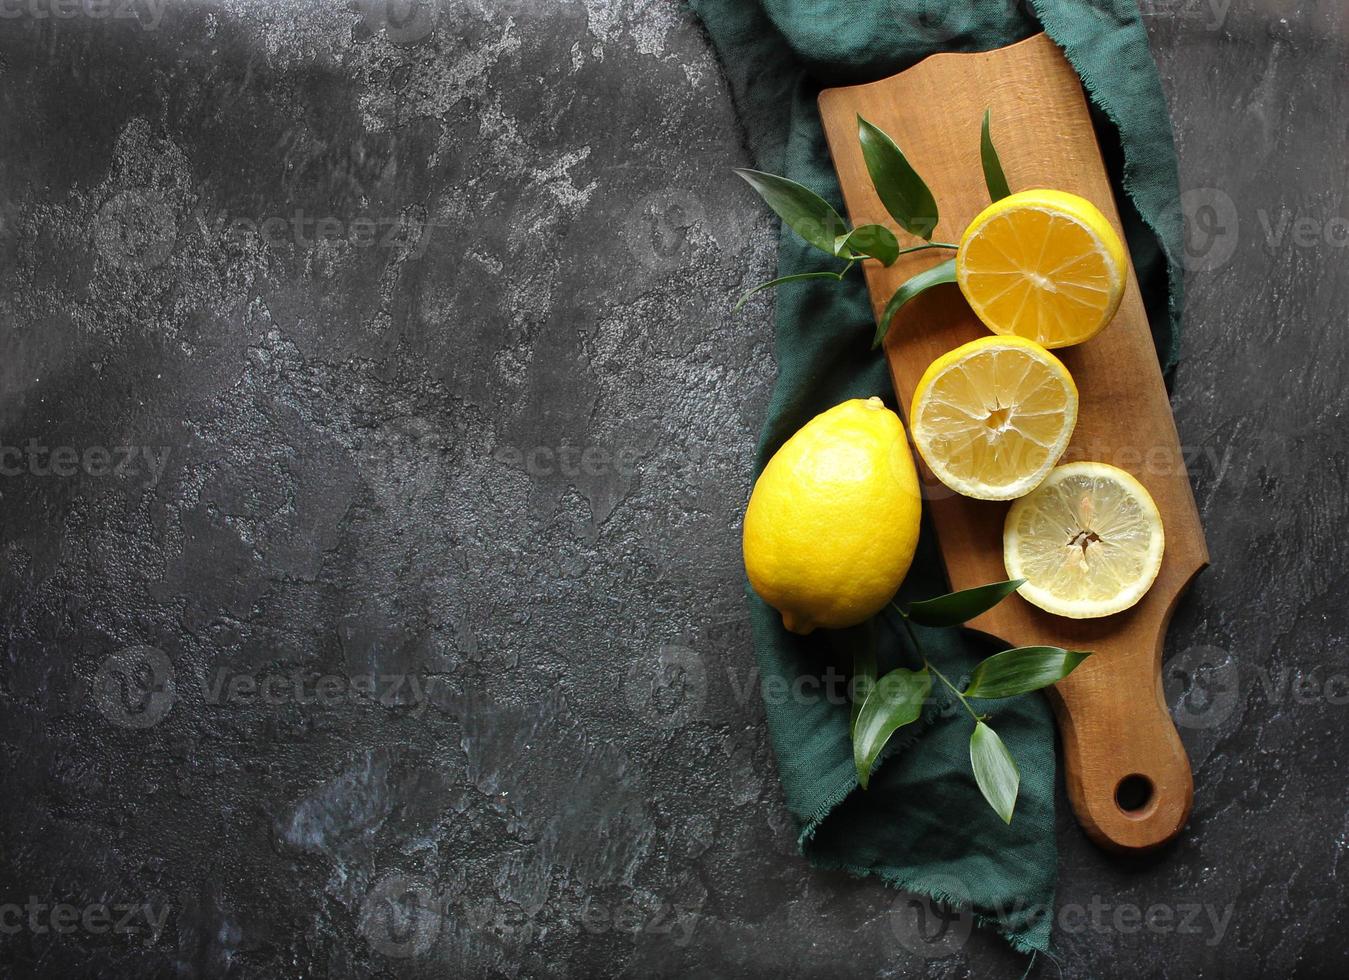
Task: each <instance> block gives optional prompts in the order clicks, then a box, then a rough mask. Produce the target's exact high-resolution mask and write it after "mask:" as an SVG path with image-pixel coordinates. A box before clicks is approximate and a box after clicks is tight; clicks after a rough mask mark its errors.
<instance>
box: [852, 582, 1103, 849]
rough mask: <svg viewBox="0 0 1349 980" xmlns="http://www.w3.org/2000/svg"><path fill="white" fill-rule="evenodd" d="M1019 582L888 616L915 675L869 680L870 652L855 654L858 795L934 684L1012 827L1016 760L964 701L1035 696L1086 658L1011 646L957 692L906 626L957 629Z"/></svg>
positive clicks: (984, 789)
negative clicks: (965, 728)
mask: <svg viewBox="0 0 1349 980" xmlns="http://www.w3.org/2000/svg"><path fill="white" fill-rule="evenodd" d="M1024 581H1025V580H1024V579H1012V580H1010V581H1006V582H996V583H994V584H992V585H983V586H980V587H978V588H975V589H965V590H964V591H961V592H952V593H949V594H948V595H944V596H938V597H937V598H935V599H928V600H926V601H924V602H915V603H912V604H911V605H910V606H909V607H908V608H907V609H900V608H899V607H898V606H896V605H894V604H893V603H891V605H890V609H891V611H893V612H894V613H896V614H897V615H898V617H899V621H900V623H902V624H903V627H904V632H905V634H906V635H907V636H908V639H909V642H910V643H911V644H912V645H913V650H914V653H915V654H916V655H917V656H918V657H919V658H920V659H921V660H922V661H923V666H922V668H921V669H918V670H911V669H908V668H903V667H900V668H897V669H895V670H892V671H890V672H889V673H888V674H885V675H884V676H882V677H879V678H878V677H877V676H876V654H875V650H874V649H872V648H871V647H870V646H867V647H866V648H865V649H863V650H860V651H858V653H857V655H856V658H855V661H854V664H853V674H854V683H853V690H854V692H855V695H854V700H853V709H852V745H853V763H854V765H855V766H856V767H857V781H858V783H859V784H860V785H861V786H862V788H863V789H866V787H867V784H868V783H869V782H870V780H871V773H872V771H873V769H874V768H875V765H876V761H877V759H879V758H880V755H881V750H882V749H884V748H885V746H886V743H887V742H889V741H890V737H891V736H892V735H894V733H895V732H897V731H898V730H899V729H901V728H903V727H904V726H905V725H909V724H912V723H913V722H915V721H917V720H918V717H919V715H920V714H922V710H923V706H924V705H925V704H926V703H927V702H928V699H929V696H930V694H931V692H932V680H933V678H934V677H935V678H936V679H937V680H939V681H941V683H942V684H943V686H945V687H946V688H947V689H948V690H949V691H950V693H951V696H952V697H954V698H955V700H956V701H957V702H958V703H959V704H960V705H961V706H962V707H963V708H964V709H965V711H966V712H967V713H968V714H969V716H970V718H972V719H973V720H974V730H973V731H972V732H971V734H970V769H971V770H972V771H973V773H974V781H975V783H976V784H978V786H979V791H980V792H981V793H982V794H983V796H984V799H985V800H987V801H988V805H989V806H991V807H992V808H993V810H994V811H995V812H996V813H997V814H998V816H999V817H1000V818H1001V819H1002V820H1003V821H1004V822H1005V823H1011V822H1012V811H1013V810H1014V809H1015V807H1016V798H1017V791H1018V789H1019V787H1020V783H1021V776H1020V773H1019V772H1018V771H1017V767H1016V761H1015V760H1014V759H1013V758H1012V754H1011V752H1009V751H1008V749H1007V746H1006V745H1004V744H1003V741H1002V739H1001V738H999V737H998V734H997V732H995V731H994V730H993V729H992V728H991V727H989V725H988V724H987V719H988V715H984V714H979V713H978V712H977V711H975V709H974V707H972V706H971V705H970V701H971V700H972V699H973V700H980V701H989V700H996V699H1000V698H1010V697H1015V696H1016V695H1018V694H1026V693H1028V692H1030V691H1038V690H1040V689H1041V688H1044V687H1048V686H1049V685H1050V684H1054V683H1056V682H1058V681H1061V680H1062V679H1063V678H1065V677H1067V676H1068V675H1069V674H1071V673H1072V672H1073V670H1075V669H1076V668H1077V666H1078V665H1079V664H1080V663H1082V661H1083V660H1085V659H1086V658H1087V657H1088V656H1090V654H1089V653H1086V652H1082V651H1077V650H1065V649H1063V648H1061V647H1044V646H1035V647H1015V648H1013V649H1011V650H1004V651H1002V652H1001V653H999V654H995V655H994V656H992V657H989V658H988V659H987V660H984V661H983V662H981V663H980V664H979V665H978V667H976V668H975V670H974V673H973V675H972V676H971V677H970V681H969V684H967V685H966V686H965V689H964V690H963V691H962V690H961V689H960V688H959V687H957V686H956V685H955V684H953V683H951V681H950V680H948V679H947V677H946V675H944V674H943V673H942V672H941V671H940V670H938V669H937V667H935V666H934V665H933V664H932V663H931V661H929V660H928V657H927V654H926V653H925V652H924V651H923V647H922V644H921V643H919V641H918V635H917V633H915V632H914V629H913V626H912V624H913V623H917V624H918V625H920V626H927V627H931V628H950V627H956V626H960V625H961V624H962V623H966V622H968V621H969V620H971V619H974V618H975V617H976V616H979V615H981V614H982V613H985V612H987V611H988V610H990V609H992V608H993V607H994V606H996V605H997V604H998V603H999V602H1001V601H1002V600H1003V599H1005V598H1007V597H1008V596H1009V595H1011V594H1012V593H1013V592H1015V591H1016V590H1017V588H1018V587H1020V586H1021V585H1022V584H1023V583H1024Z"/></svg>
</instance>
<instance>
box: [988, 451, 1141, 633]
mask: <svg viewBox="0 0 1349 980" xmlns="http://www.w3.org/2000/svg"><path fill="white" fill-rule="evenodd" d="M1165 541H1166V538H1165V534H1164V533H1163V530H1162V515H1161V514H1160V513H1159V512H1158V510H1157V505H1156V504H1155V503H1154V502H1153V500H1152V497H1151V495H1150V494H1149V493H1148V491H1147V490H1146V489H1145V488H1144V486H1143V484H1141V483H1139V482H1138V481H1137V480H1136V479H1134V478H1133V477H1132V476H1130V475H1129V474H1128V473H1126V472H1124V470H1121V469H1119V468H1117V467H1114V466H1110V465H1108V464H1106V463H1069V464H1067V465H1066V466H1060V467H1058V468H1057V469H1055V470H1054V472H1052V473H1050V474H1049V476H1048V477H1047V478H1046V479H1045V481H1044V483H1042V484H1040V486H1039V487H1037V488H1036V489H1035V490H1034V491H1033V492H1032V493H1030V494H1028V495H1027V496H1025V497H1022V498H1021V499H1020V500H1018V501H1017V502H1016V503H1014V504H1013V505H1012V506H1011V509H1010V510H1009V511H1008V512H1007V522H1006V524H1005V525H1004V527H1003V537H1002V545H1003V563H1004V564H1005V565H1006V566H1007V576H1008V577H1009V578H1024V579H1025V580H1026V584H1025V585H1023V586H1021V588H1020V589H1019V590H1018V591H1019V592H1020V593H1021V595H1022V596H1023V597H1024V598H1025V599H1026V601H1027V602H1030V603H1032V604H1033V605H1036V606H1039V607H1040V608H1041V609H1044V610H1046V611H1047V612H1051V613H1056V614H1057V615H1059V616H1068V617H1070V618H1072V619H1092V618H1094V617H1097V616H1109V615H1110V614H1111V613H1117V612H1121V611H1123V610H1125V609H1128V608H1129V607H1130V606H1132V605H1134V603H1136V602H1138V600H1139V599H1141V598H1143V594H1144V593H1145V592H1147V590H1148V588H1149V587H1150V586H1151V585H1152V583H1153V580H1154V579H1156V578H1157V572H1158V570H1160V569H1161V567H1162V550H1163V547H1164V545H1165Z"/></svg>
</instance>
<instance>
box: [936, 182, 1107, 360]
mask: <svg viewBox="0 0 1349 980" xmlns="http://www.w3.org/2000/svg"><path fill="white" fill-rule="evenodd" d="M1128 267H1129V266H1128V257H1127V255H1126V253H1125V251H1124V244H1123V242H1121V241H1120V238H1119V235H1117V234H1116V233H1115V229H1114V227H1113V226H1112V225H1111V224H1110V222H1109V221H1108V220H1107V219H1106V217H1105V215H1103V214H1102V213H1101V212H1100V211H1099V210H1098V209H1097V208H1096V206H1095V205H1094V204H1092V203H1091V202H1090V201H1088V200H1087V199H1086V198H1082V197H1078V196H1077V195H1076V194H1067V193H1065V192H1063V191H1051V190H1030V191H1021V192H1020V193H1017V194H1012V195H1011V196H1009V197H1005V198H1003V199H1002V200H1001V201H995V202H994V203H992V204H990V205H989V206H988V207H987V208H985V209H984V210H983V211H982V212H981V213H980V214H979V215H978V216H977V217H976V218H975V219H974V220H973V221H972V222H970V225H969V227H968V228H966V229H965V234H964V235H963V236H962V237H961V239H960V248H959V250H958V251H957V252H956V282H957V283H958V284H959V286H960V291H961V292H962V293H964V294H965V298H966V299H967V300H968V301H969V304H970V306H971V307H972V308H973V310H974V312H975V313H976V314H977V315H978V317H979V319H980V320H982V321H983V322H984V324H985V325H986V326H987V327H988V329H990V330H992V331H993V332H994V333H997V334H1015V335H1017V336H1018V337H1026V338H1029V339H1030V340H1034V341H1035V342H1036V343H1039V344H1041V345H1043V346H1045V347H1068V346H1070V345H1072V344H1080V343H1082V342H1083V341H1084V340H1090V339H1091V338H1092V337H1094V336H1096V334H1097V333H1099V332H1100V331H1101V329H1102V328H1103V327H1105V325H1106V324H1107V323H1109V322H1110V320H1111V318H1112V317H1113V316H1114V315H1115V311H1116V310H1118V309H1119V304H1120V300H1121V299H1122V298H1123V296H1124V282H1125V277H1126V272H1127V270H1128Z"/></svg>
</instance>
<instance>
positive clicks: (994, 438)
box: [909, 337, 1077, 500]
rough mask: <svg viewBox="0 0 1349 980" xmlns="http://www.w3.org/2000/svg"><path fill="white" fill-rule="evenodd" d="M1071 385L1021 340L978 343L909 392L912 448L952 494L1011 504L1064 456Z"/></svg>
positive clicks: (935, 365)
mask: <svg viewBox="0 0 1349 980" xmlns="http://www.w3.org/2000/svg"><path fill="white" fill-rule="evenodd" d="M1076 424H1077V385H1075V384H1073V378H1072V375H1070V374H1069V373H1068V369H1067V368H1065V367H1064V366H1063V364H1062V363H1061V362H1060V361H1059V359H1058V358H1057V357H1055V356H1054V355H1053V354H1051V353H1049V351H1047V350H1045V349H1044V348H1043V347H1041V346H1040V345H1039V344H1037V343H1034V342H1033V341H1029V340H1024V339H1022V338H1021V337H980V338H979V339H978V340H973V341H970V343H968V344H965V345H964V346H962V347H957V348H956V349H955V350H953V351H950V352H948V353H946V354H943V355H942V356H941V357H939V358H937V359H936V360H935V361H933V362H932V364H931V365H930V366H929V367H928V369H927V371H926V372H924V374H923V376H922V378H920V379H919V381H918V386H917V387H916V388H915V389H914V392H913V404H912V406H911V407H910V409H909V425H910V428H911V429H912V431H913V442H914V445H915V446H917V447H918V452H919V453H920V454H922V457H923V460H924V462H926V463H927V465H928V468H929V469H930V470H932V473H933V475H935V476H936V477H937V479H938V480H940V481H941V482H942V483H944V484H946V486H948V487H950V488H951V489H952V490H954V491H956V493H962V494H964V495H965V496H967V497H978V498H979V499H981V500H1011V499H1012V498H1014V497H1020V496H1021V495H1022V494H1024V493H1027V492H1029V491H1030V490H1032V489H1033V488H1034V487H1035V486H1036V485H1038V484H1039V482H1040V481H1041V480H1043V479H1044V478H1045V474H1047V473H1048V472H1049V471H1050V469H1052V468H1053V466H1054V464H1055V463H1057V462H1058V461H1059V457H1060V456H1062V455H1063V451H1064V449H1066V448H1067V446H1068V440H1069V438H1071V436H1072V434H1073V426H1075V425H1076Z"/></svg>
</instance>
